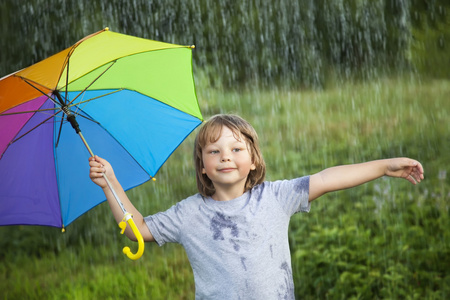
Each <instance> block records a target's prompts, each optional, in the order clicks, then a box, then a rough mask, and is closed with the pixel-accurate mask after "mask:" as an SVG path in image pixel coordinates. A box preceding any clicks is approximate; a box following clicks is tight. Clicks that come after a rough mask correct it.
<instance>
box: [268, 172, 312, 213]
mask: <svg viewBox="0 0 450 300" xmlns="http://www.w3.org/2000/svg"><path fill="white" fill-rule="evenodd" d="M273 184H274V187H273V188H274V192H275V195H276V198H277V200H278V202H279V203H280V205H281V206H282V208H283V210H284V211H285V212H286V213H287V214H288V215H290V216H292V215H293V214H295V213H298V212H309V211H310V209H311V203H310V202H309V176H304V177H300V178H296V179H291V180H281V181H275V182H274V183H273Z"/></svg>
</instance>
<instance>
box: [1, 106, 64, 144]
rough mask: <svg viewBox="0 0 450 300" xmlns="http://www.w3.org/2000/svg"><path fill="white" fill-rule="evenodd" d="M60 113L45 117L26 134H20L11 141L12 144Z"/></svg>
mask: <svg viewBox="0 0 450 300" xmlns="http://www.w3.org/2000/svg"><path fill="white" fill-rule="evenodd" d="M57 114H58V113H55V114H53V115H52V116H50V117H48V118H47V119H45V120H44V121H42V122H40V123H39V124H37V125H36V126H34V127H33V128H31V129H30V130H28V131H27V132H25V133H24V134H22V135H21V136H19V137H18V138H15V139H14V140H11V142H9V144H10V145H11V144H12V143H15V142H17V141H18V140H20V139H21V138H23V137H24V136H26V135H27V134H29V133H30V132H32V131H33V130H35V129H36V128H38V127H39V126H41V125H42V124H44V123H45V122H47V121H48V120H50V119H51V118H54V117H55V116H56V115H57Z"/></svg>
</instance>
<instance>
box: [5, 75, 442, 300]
mask: <svg viewBox="0 0 450 300" xmlns="http://www.w3.org/2000/svg"><path fill="white" fill-rule="evenodd" d="M449 95H450V84H449V82H448V81H444V80H442V81H419V80H417V79H412V78H389V79H382V80H378V81H372V82H370V83H366V84H364V83H347V84H343V85H341V86H335V87H331V88H329V89H327V90H323V91H314V90H301V91H292V90H284V89H280V90H275V89H272V90H245V91H239V92H237V91H220V90H214V89H210V88H207V87H201V86H199V87H198V97H199V102H200V105H201V109H202V112H203V114H204V116H205V117H206V118H208V117H209V116H211V115H213V114H216V113H238V114H240V115H242V116H243V117H244V118H246V119H247V120H249V121H250V122H251V123H252V124H253V125H254V127H255V129H256V130H257V131H258V133H259V135H260V139H261V147H262V151H263V155H264V157H265V160H266V163H267V168H268V176H267V179H269V180H276V179H280V178H293V177H296V176H302V175H306V174H311V173H314V172H317V171H320V170H321V169H323V168H325V167H329V166H333V165H336V164H348V163H356V162H362V161H367V160H373V159H379V158H387V157H393V156H409V157H414V158H417V159H419V160H420V161H421V162H422V163H423V165H424V167H425V176H426V179H425V181H423V182H422V183H421V184H420V185H418V186H412V185H410V184H409V183H408V182H406V181H402V180H399V179H392V178H381V179H378V180H375V181H373V182H371V183H369V184H366V185H364V186H361V187H357V188H354V189H351V190H347V191H341V192H337V193H332V194H329V195H325V196H323V197H322V198H321V199H319V200H317V201H316V202H314V203H313V205H312V210H311V212H310V213H309V214H299V215H296V216H294V217H293V218H292V220H291V230H290V243H291V252H292V264H293V270H294V276H295V283H296V293H297V295H298V297H301V298H302V299H445V298H449V297H450V272H449V271H448V269H449V267H450V230H449V229H448V228H450V226H449V225H450V218H449V200H450V179H449V178H450V176H449V175H447V174H448V173H449V172H450V170H449V161H450V130H449V129H450V128H449V124H450V122H449V120H450V118H449V112H450V99H449ZM193 138H194V136H193V135H192V136H190V137H189V138H188V139H187V141H186V142H185V143H183V144H182V145H181V146H180V147H179V149H178V150H177V151H176V152H175V153H174V154H173V156H172V157H171V158H170V159H169V161H168V162H167V163H166V164H165V166H163V168H162V169H161V170H160V172H159V174H158V176H157V181H156V182H148V183H146V184H144V185H142V186H140V187H138V188H136V189H134V190H131V191H129V192H128V193H129V196H130V198H131V199H132V200H133V202H134V203H135V205H136V206H137V207H138V208H139V209H140V211H141V212H142V213H143V214H144V215H147V214H152V213H155V212H158V211H160V210H164V209H167V208H168V207H170V206H171V205H172V204H174V203H176V202H177V201H179V200H181V199H183V198H185V197H187V196H189V195H191V194H193V193H195V192H196V187H195V179H194V170H193V164H192V159H191V152H192V144H193ZM0 236H1V239H0V249H1V250H0V258H1V260H2V263H1V264H0V298H2V299H130V298H137V299H141V298H150V299H193V295H194V282H193V276H192V271H191V268H190V266H189V263H188V261H187V258H186V255H185V254H184V251H183V249H182V248H181V247H180V246H178V245H165V246H164V247H161V248H160V247H158V246H156V245H154V244H147V245H146V249H145V253H144V255H143V257H142V258H141V259H139V260H138V261H131V260H129V259H128V258H126V257H125V256H124V255H123V254H122V252H121V249H122V247H123V246H125V245H129V246H131V247H132V249H133V250H134V249H135V247H136V245H134V244H133V243H131V242H128V241H126V239H125V238H124V237H123V236H121V235H120V234H119V228H118V227H117V226H116V225H115V222H114V220H113V218H112V216H111V214H110V213H109V209H108V206H107V204H102V205H100V206H99V207H97V208H95V209H93V210H92V211H90V212H89V213H87V214H86V215H84V216H82V217H81V218H79V219H78V220H76V221H75V222H74V223H73V224H71V225H70V226H69V227H68V228H67V232H66V233H64V234H61V233H60V230H58V229H53V228H44V227H26V226H13V227H2V228H0Z"/></svg>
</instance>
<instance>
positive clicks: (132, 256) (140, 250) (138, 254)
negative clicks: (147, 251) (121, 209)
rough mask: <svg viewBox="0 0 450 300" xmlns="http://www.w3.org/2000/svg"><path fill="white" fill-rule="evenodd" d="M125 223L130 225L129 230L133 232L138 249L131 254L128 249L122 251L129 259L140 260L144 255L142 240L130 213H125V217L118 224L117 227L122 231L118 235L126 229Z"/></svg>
mask: <svg viewBox="0 0 450 300" xmlns="http://www.w3.org/2000/svg"><path fill="white" fill-rule="evenodd" d="M125 221H127V223H128V225H130V228H131V230H133V233H134V235H135V236H136V239H137V241H138V245H139V247H138V251H137V252H136V253H132V252H131V249H130V247H124V248H123V250H122V251H123V253H124V254H125V255H126V256H128V258H129V259H132V260H136V259H138V258H140V257H141V256H142V254H143V253H144V239H143V238H142V234H141V233H140V232H139V229H138V228H137V227H136V224H135V223H134V220H133V216H132V215H131V214H130V213H126V214H125V216H124V217H123V220H122V222H120V223H119V227H120V228H121V229H122V230H121V232H120V234H123V233H124V232H125V228H126V227H127V224H126V223H125Z"/></svg>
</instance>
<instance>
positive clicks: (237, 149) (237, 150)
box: [233, 148, 242, 152]
mask: <svg viewBox="0 0 450 300" xmlns="http://www.w3.org/2000/svg"><path fill="white" fill-rule="evenodd" d="M239 151H242V149H241V148H234V149H233V152H239Z"/></svg>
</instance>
